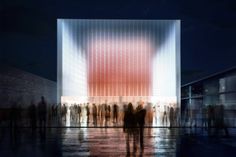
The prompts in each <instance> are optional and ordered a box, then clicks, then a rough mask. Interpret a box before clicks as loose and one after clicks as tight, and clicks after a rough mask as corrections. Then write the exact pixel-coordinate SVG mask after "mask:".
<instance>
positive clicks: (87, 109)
mask: <svg viewBox="0 0 236 157" xmlns="http://www.w3.org/2000/svg"><path fill="white" fill-rule="evenodd" d="M86 113H87V123H89V116H90V111H89V103H87V106H86Z"/></svg>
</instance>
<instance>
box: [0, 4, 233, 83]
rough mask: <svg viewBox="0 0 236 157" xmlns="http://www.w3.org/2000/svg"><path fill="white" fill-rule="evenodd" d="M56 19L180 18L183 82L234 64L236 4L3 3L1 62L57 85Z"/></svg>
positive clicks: (0, 19)
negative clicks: (54, 82)
mask: <svg viewBox="0 0 236 157" xmlns="http://www.w3.org/2000/svg"><path fill="white" fill-rule="evenodd" d="M58 18H73V19H180V20H181V66H182V67H181V70H182V83H187V82H189V81H191V80H194V79H197V78H201V77H203V76H206V75H209V74H212V73H214V72H218V71H221V70H224V69H227V68H230V67H232V66H235V65H236V64H235V63H236V62H235V61H236V1H235V0H197V1H195V2H194V1H189V0H185V1H184V0H182V1H175V2H173V0H172V1H171V0H151V1H147V0H146V1H143V2H139V1H136V0H130V1H123V2H122V1H100V0H94V1H89V0H66V1H59V0H40V1H34V0H0V59H1V60H0V62H1V63H3V64H7V65H10V66H14V67H17V68H20V69H23V70H26V71H29V72H31V73H34V74H36V75H40V76H42V77H45V78H48V79H50V80H54V81H56V73H57V68H56V63H57V23H56V22H57V21H56V20H57V19H58Z"/></svg>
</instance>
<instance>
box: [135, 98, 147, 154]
mask: <svg viewBox="0 0 236 157" xmlns="http://www.w3.org/2000/svg"><path fill="white" fill-rule="evenodd" d="M145 116H146V109H144V108H143V102H141V103H140V104H139V106H138V107H137V109H136V119H137V122H138V126H139V142H140V148H141V151H143V149H144V143H143V135H144V125H145Z"/></svg>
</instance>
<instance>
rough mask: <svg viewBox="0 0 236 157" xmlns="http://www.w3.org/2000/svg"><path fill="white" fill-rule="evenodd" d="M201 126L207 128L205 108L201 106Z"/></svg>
mask: <svg viewBox="0 0 236 157" xmlns="http://www.w3.org/2000/svg"><path fill="white" fill-rule="evenodd" d="M202 127H203V128H207V108H206V107H203V108H202Z"/></svg>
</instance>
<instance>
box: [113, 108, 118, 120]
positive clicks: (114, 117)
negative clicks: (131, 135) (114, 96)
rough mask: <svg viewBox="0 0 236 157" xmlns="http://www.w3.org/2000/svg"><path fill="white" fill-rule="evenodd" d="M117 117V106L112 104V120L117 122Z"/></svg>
mask: <svg viewBox="0 0 236 157" xmlns="http://www.w3.org/2000/svg"><path fill="white" fill-rule="evenodd" d="M117 118H118V106H117V105H116V104H114V106H113V122H114V123H117Z"/></svg>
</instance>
